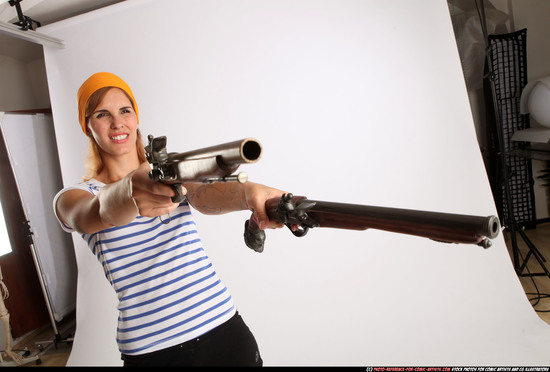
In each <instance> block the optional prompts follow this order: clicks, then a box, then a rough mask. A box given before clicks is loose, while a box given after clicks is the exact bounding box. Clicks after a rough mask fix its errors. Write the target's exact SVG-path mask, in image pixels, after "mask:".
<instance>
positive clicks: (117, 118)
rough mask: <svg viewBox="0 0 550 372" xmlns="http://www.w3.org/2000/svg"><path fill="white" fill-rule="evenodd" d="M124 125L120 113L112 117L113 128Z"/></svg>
mask: <svg viewBox="0 0 550 372" xmlns="http://www.w3.org/2000/svg"><path fill="white" fill-rule="evenodd" d="M122 125H123V121H122V118H121V117H120V116H118V115H113V116H112V117H111V127H112V128H119V127H121V126H122Z"/></svg>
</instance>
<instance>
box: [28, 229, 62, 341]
mask: <svg viewBox="0 0 550 372" xmlns="http://www.w3.org/2000/svg"><path fill="white" fill-rule="evenodd" d="M23 227H24V229H25V237H26V238H27V239H28V244H29V248H30V250H31V254H32V258H33V260H34V265H35V267H36V271H37V273H38V280H39V281H40V287H41V288H42V292H43V293H44V298H45V299H46V307H47V308H48V314H49V316H50V321H51V323H52V328H53V330H54V333H55V337H54V339H53V340H48V341H37V342H36V343H35V344H36V345H37V346H38V349H39V350H40V351H43V350H44V349H45V348H44V344H53V345H54V346H55V348H56V349H57V344H58V343H60V342H67V343H71V342H73V337H72V336H71V335H69V336H67V337H66V338H63V337H61V333H60V332H59V329H58V328H57V321H56V319H55V316H54V312H53V304H52V300H51V296H50V292H49V291H48V288H47V287H46V284H45V281H44V275H43V272H44V271H43V269H42V266H41V264H40V257H39V255H38V251H37V250H36V247H35V245H34V238H33V232H32V230H31V226H30V221H25V222H24V224H23Z"/></svg>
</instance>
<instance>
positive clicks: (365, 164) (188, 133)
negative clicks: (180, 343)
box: [40, 0, 550, 366]
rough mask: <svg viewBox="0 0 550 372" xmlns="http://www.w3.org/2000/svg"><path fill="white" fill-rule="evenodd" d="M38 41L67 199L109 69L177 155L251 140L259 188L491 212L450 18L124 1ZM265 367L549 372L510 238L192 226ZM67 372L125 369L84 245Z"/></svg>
mask: <svg viewBox="0 0 550 372" xmlns="http://www.w3.org/2000/svg"><path fill="white" fill-rule="evenodd" d="M40 32H43V33H45V34H47V35H49V36H53V37H57V38H59V39H62V40H63V41H64V43H65V46H66V47H65V48H64V49H54V48H46V50H45V55H46V66H47V73H48V84H49V88H50V95H51V101H52V109H53V115H54V122H55V132H56V136H57V143H58V148H59V156H60V161H61V169H62V175H63V181H64V184H65V185H71V184H73V183H75V182H77V181H79V180H80V179H81V177H82V175H83V173H84V167H83V162H84V157H85V154H86V148H87V139H86V138H85V136H83V134H82V132H81V129H80V126H79V124H78V121H77V105H76V92H77V90H78V88H79V86H80V84H82V82H83V81H84V80H85V79H86V78H88V77H89V76H90V75H92V74H93V73H95V72H98V71H110V72H113V73H115V74H117V75H119V76H120V77H122V78H123V79H124V80H126V81H127V82H128V83H129V85H130V86H131V87H132V89H133V92H134V95H135V96H136V99H137V103H138V105H139V111H140V130H141V132H142V133H143V134H144V135H145V136H146V135H147V134H153V135H154V136H160V135H165V136H167V139H168V142H167V148H168V151H169V152H184V151H189V150H193V149H199V148H203V147H207V146H211V145H216V144H220V143H225V142H229V141H233V140H237V139H241V138H245V137H254V138H256V139H258V140H259V141H260V142H261V144H262V145H263V156H262V158H261V160H260V161H259V162H258V163H256V164H251V165H244V166H242V167H241V168H240V169H239V170H240V171H245V172H247V173H248V175H249V179H250V180H251V181H254V182H260V183H264V184H268V185H271V186H274V187H277V188H280V189H283V190H286V191H289V192H292V193H294V194H295V195H304V196H307V197H308V198H310V199H317V200H327V201H336V202H343V203H354V204H364V205H374V206H385V207H396V208H407V209H419V210H430V211H439V212H446V213H461V214H473V215H496V208H495V205H494V202H493V198H492V195H491V190H490V186H489V183H488V180H487V176H486V172H485V169H484V166H483V161H482V157H481V154H480V151H479V146H478V143H477V140H476V135H475V130H474V125H473V120H472V115H471V112H470V108H469V104H468V97H467V93H466V87H465V83H464V77H463V74H462V70H461V66H460V61H459V56H458V52H457V47H456V42H455V39H454V35H453V30H452V25H451V20H450V16H449V10H448V8H447V4H446V2H445V1H440V0H425V1H407V0H384V1H381V0H377V1H375V0H344V1H342V0H337V1H336V0H229V1H221V0H177V1H176V0H154V1H153V0H130V1H125V2H122V3H119V4H116V5H114V6H110V7H107V8H103V9H101V10H98V11H94V12H91V13H88V14H85V15H82V16H78V17H74V18H71V19H68V20H64V21H61V22H59V23H55V24H52V25H48V26H46V27H42V28H41V29H40ZM195 216H196V219H197V224H198V229H199V232H200V234H201V237H202V239H203V242H204V245H205V248H206V250H207V251H208V253H209V254H210V256H211V257H212V260H213V261H214V265H215V267H216V269H217V271H218V273H219V275H220V276H221V277H222V279H223V280H224V281H225V282H226V284H227V285H228V287H229V289H230V291H231V293H232V295H233V297H234V299H235V301H236V304H237V307H238V310H239V312H240V313H241V314H242V315H243V317H244V319H245V320H246V322H247V323H248V325H249V326H250V328H251V329H252V331H253V333H254V334H255V336H256V338H257V340H258V343H259V345H260V349H261V353H262V357H263V359H264V362H265V364H266V365H270V366H277V365H497V364H498V365H538V364H543V365H548V364H549V363H550V354H549V353H548V345H549V344H550V327H549V326H548V325H547V324H546V323H544V322H543V321H542V320H541V319H540V318H539V317H538V316H537V315H536V313H535V312H534V310H533V309H532V307H531V305H530V304H529V302H528V300H527V299H526V296H525V294H524V292H523V290H522V287H521V285H520V283H519V280H518V278H517V276H516V275H515V273H514V270H513V267H512V263H511V260H510V258H509V255H508V252H507V250H506V246H505V244H504V239H503V236H502V234H501V235H499V236H498V237H497V238H496V239H495V240H494V241H493V246H492V247H491V248H489V249H483V248H481V247H479V246H476V245H457V244H445V243H438V242H435V241H431V240H429V239H425V238H419V237H413V236H409V235H403V234H395V233H389V232H383V231H377V230H367V231H361V232H359V231H346V230H331V229H312V230H311V231H310V232H309V233H308V234H307V235H306V236H305V237H303V238H296V237H294V236H293V235H292V234H291V233H290V232H289V231H288V230H286V229H285V230H283V229H280V230H271V231H268V232H267V240H266V247H265V251H264V252H263V253H256V252H254V251H252V250H250V249H249V248H247V247H246V246H245V245H244V242H243V225H244V221H245V220H246V219H248V218H249V216H250V213H249V212H238V213H233V214H228V215H222V216H205V215H201V214H200V213H198V212H196V213H195ZM74 242H75V250H76V257H77V261H78V268H79V280H78V296H77V330H76V335H75V341H74V345H73V351H72V354H71V358H70V360H69V365H110V364H112V365H120V364H121V361H120V356H119V354H118V351H117V349H116V344H115V331H116V317H117V311H116V308H115V306H116V301H115V296H114V293H113V291H112V290H111V289H110V287H109V286H108V284H107V281H106V279H105V278H104V275H103V273H102V271H101V268H100V265H99V264H98V263H97V262H96V259H95V257H93V255H92V254H91V253H90V252H89V251H88V248H87V247H86V245H85V244H84V242H82V241H81V239H80V237H79V236H77V235H76V234H75V235H74Z"/></svg>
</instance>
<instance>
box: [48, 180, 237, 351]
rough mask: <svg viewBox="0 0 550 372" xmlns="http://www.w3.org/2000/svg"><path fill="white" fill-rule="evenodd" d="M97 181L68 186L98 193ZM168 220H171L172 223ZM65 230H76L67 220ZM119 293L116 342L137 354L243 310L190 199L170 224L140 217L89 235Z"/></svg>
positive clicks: (187, 336)
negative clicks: (204, 240) (207, 245)
mask: <svg viewBox="0 0 550 372" xmlns="http://www.w3.org/2000/svg"><path fill="white" fill-rule="evenodd" d="M103 186H104V184H103V183H101V182H99V181H97V180H90V181H88V182H83V183H79V184H77V185H75V186H72V187H68V188H65V189H63V190H61V191H60V192H59V193H58V194H57V195H56V197H55V199H54V210H55V203H56V201H57V198H58V197H59V195H61V194H62V193H63V192H65V191H67V190H69V189H75V188H76V189H82V190H87V191H89V192H90V193H92V194H94V195H95V194H97V192H98V190H99V189H100V188H101V187H103ZM165 222H166V221H165ZM60 223H61V226H62V228H63V229H64V230H65V231H68V232H72V231H73V230H71V228H70V227H68V226H67V225H65V224H63V223H62V222H61V221H60ZM82 238H83V239H84V240H85V241H86V243H87V244H88V247H89V248H90V249H91V251H92V253H93V254H94V255H95V256H96V257H97V259H98V260H99V263H100V264H101V265H102V266H103V271H104V273H105V277H106V278H107V280H109V282H110V283H111V286H112V287H113V289H114V290H115V292H116V295H117V297H118V300H119V303H118V311H119V318H118V328H117V343H118V347H119V350H120V352H121V353H124V354H129V355H138V354H144V353H149V352H153V351H157V350H161V349H164V348H166V347H170V346H174V345H177V344H180V343H183V342H185V341H188V340H190V339H193V338H196V337H198V336H200V335H202V334H204V333H206V332H208V331H209V330H211V329H213V328H215V327H216V326H218V325H220V324H222V323H224V322H225V321H227V320H228V319H230V318H231V317H232V316H233V315H234V314H235V312H236V310H235V306H234V304H233V300H232V298H231V294H230V293H229V290H228V289H227V288H226V287H225V285H224V284H223V283H222V282H221V280H220V278H219V277H218V275H217V274H216V271H215V270H214V268H213V267H212V263H211V261H210V259H209V258H208V256H207V255H206V252H205V251H204V249H203V247H202V244H201V240H200V238H199V235H198V232H197V230H196V226H195V220H194V218H193V216H192V214H191V210H190V207H189V205H188V204H187V202H183V203H181V204H180V205H179V206H178V208H177V209H176V210H175V211H173V212H172V213H171V214H170V222H169V223H163V222H162V221H161V220H160V219H159V218H156V217H155V218H149V217H141V216H138V217H137V218H136V219H135V220H134V221H132V222H131V223H130V224H128V225H126V226H121V227H113V228H109V229H107V230H103V231H100V232H97V233H94V234H83V235H82Z"/></svg>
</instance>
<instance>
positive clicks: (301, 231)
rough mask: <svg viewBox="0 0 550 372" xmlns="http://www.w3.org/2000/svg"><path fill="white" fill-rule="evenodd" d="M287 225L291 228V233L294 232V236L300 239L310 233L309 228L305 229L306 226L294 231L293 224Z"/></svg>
mask: <svg viewBox="0 0 550 372" xmlns="http://www.w3.org/2000/svg"><path fill="white" fill-rule="evenodd" d="M285 225H286V227H288V228H289V230H290V232H292V234H293V235H294V236H297V237H298V238H301V237H302V236H304V235H306V234H307V232H308V231H309V227H304V226H298V230H296V231H292V224H290V223H285Z"/></svg>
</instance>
